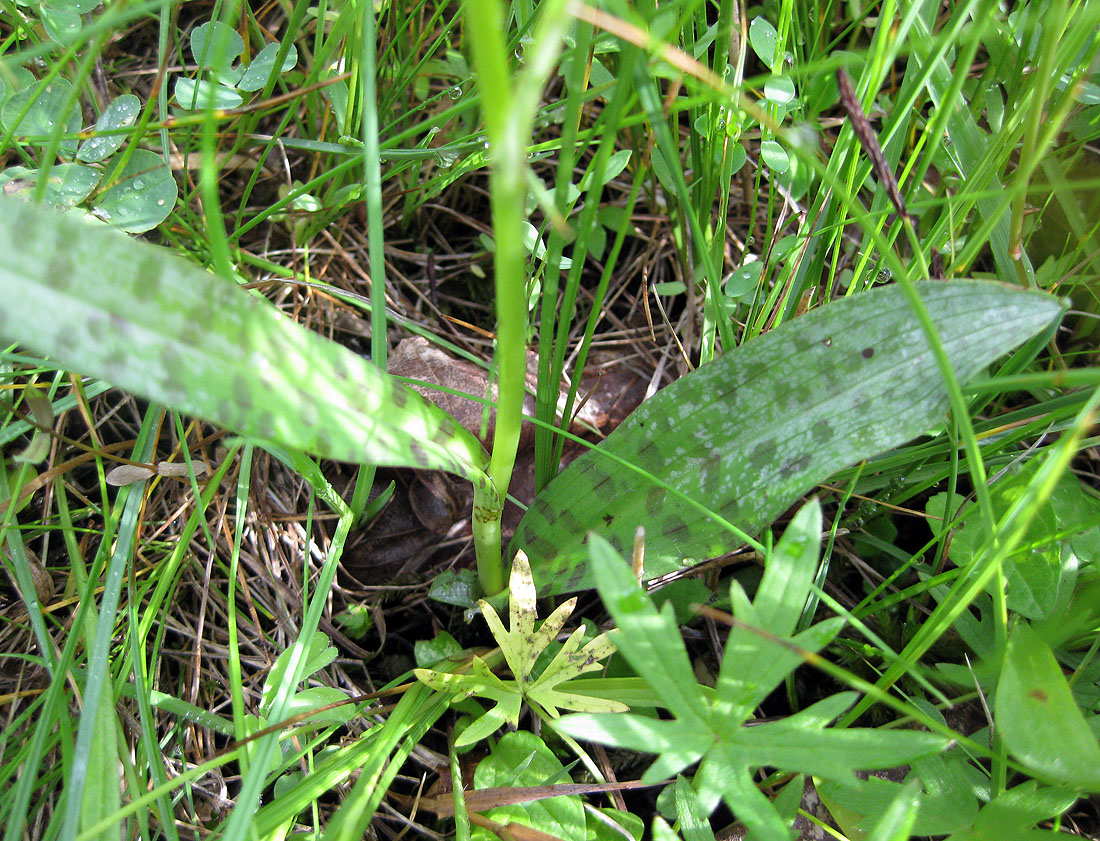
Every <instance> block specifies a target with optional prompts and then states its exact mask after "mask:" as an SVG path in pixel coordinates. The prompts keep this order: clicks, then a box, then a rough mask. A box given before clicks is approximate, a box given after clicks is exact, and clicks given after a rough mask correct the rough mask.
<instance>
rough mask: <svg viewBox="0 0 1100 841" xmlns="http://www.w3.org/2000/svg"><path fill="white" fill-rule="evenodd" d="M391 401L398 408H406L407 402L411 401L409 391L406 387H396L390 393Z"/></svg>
mask: <svg viewBox="0 0 1100 841" xmlns="http://www.w3.org/2000/svg"><path fill="white" fill-rule="evenodd" d="M390 402H391V403H393V405H394V406H396V407H397V408H398V409H404V408H405V404H407V403H408V402H409V393H408V392H407V391H405V389H404V388H394V390H393V393H392V394H391V395H390Z"/></svg>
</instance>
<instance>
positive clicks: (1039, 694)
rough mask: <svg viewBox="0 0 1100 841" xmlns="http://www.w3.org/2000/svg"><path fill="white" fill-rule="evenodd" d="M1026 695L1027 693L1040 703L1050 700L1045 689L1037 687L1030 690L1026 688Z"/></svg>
mask: <svg viewBox="0 0 1100 841" xmlns="http://www.w3.org/2000/svg"><path fill="white" fill-rule="evenodd" d="M1027 695H1028V697H1029V698H1034V699H1035V700H1036V701H1038V702H1039V703H1041V704H1045V703H1046V702H1047V701H1049V700H1050V696H1049V695H1047V693H1046V690H1045V689H1039V688H1035V689H1030V690H1028V693H1027Z"/></svg>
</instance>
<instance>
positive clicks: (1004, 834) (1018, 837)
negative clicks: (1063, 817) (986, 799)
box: [948, 780, 1077, 841]
mask: <svg viewBox="0 0 1100 841" xmlns="http://www.w3.org/2000/svg"><path fill="white" fill-rule="evenodd" d="M1076 799H1077V792H1074V791H1070V790H1067V789H1063V788H1045V787H1040V786H1039V784H1038V783H1036V782H1035V780H1028V781H1027V782H1024V783H1020V785H1018V786H1015V787H1013V788H1010V789H1008V790H1007V791H1002V792H1001V793H1000V794H998V795H997V796H996V798H994V799H993V801H992V802H990V803H988V804H986V806H985V807H984V808H983V809H982V810H981V812H979V813H978V819H977V820H976V821H975V822H974V826H973V827H972V828H971V829H970V830H969V831H968V832H959V833H956V834H955V835H952V836H951V837H950V839H948V841H1005V840H1006V839H1012V841H1044V839H1048V841H1058V839H1061V838H1063V837H1064V834H1063V833H1061V832H1057V831H1054V830H1040V829H1030V827H1033V826H1034V825H1035V824H1036V823H1038V822H1039V821H1044V820H1050V819H1051V818H1054V817H1056V816H1058V815H1060V814H1062V813H1063V812H1065V811H1066V810H1067V809H1069V807H1070V806H1072V805H1073V803H1074V801H1075V800H1076Z"/></svg>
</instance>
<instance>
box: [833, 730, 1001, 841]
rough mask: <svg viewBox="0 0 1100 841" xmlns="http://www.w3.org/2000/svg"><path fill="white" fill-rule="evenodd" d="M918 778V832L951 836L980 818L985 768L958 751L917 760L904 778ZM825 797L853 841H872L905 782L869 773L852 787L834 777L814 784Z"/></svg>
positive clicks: (914, 829)
mask: <svg viewBox="0 0 1100 841" xmlns="http://www.w3.org/2000/svg"><path fill="white" fill-rule="evenodd" d="M912 780H919V781H920V789H919V790H920V792H921V806H920V812H919V814H918V815H917V820H916V822H915V824H914V826H913V830H912V831H913V834H914V835H922V836H924V835H947V834H949V833H952V832H956V831H960V830H963V829H965V828H966V827H969V826H971V825H972V824H973V823H974V821H975V819H976V818H977V816H978V800H977V797H976V796H975V792H977V791H981V790H982V787H983V785H986V784H987V780H986V778H984V777H983V775H982V772H981V771H980V770H979V769H978V768H977V767H975V766H974V765H973V764H971V762H970V760H969V758H967V757H966V756H965V755H964V754H962V753H961V752H960V751H954V752H949V753H946V754H943V755H941V756H929V757H925V758H923V759H919V760H917V761H916V762H914V763H913V765H912V770H911V771H910V773H909V775H908V776H907V777H906V781H907V782H908V781H912ZM816 788H817V793H818V795H819V796H820V797H821V801H822V802H823V803H824V804H825V806H826V807H827V808H828V809H829V814H831V815H832V816H833V818H834V819H835V820H836V821H837V825H838V826H839V827H840V828H841V829H842V830H843V831H844V833H845V834H846V835H847V836H848V837H849V838H851V839H853V841H863V840H864V839H867V841H871V839H874V838H877V836H875V835H871V834H868V833H869V831H870V830H872V828H873V827H874V826H875V824H876V822H877V821H878V820H879V819H880V817H881V816H882V815H884V814H885V813H886V811H887V810H888V809H889V808H890V804H891V802H893V801H895V800H896V799H897V798H898V797H899V792H900V791H901V790H902V785H901V784H899V783H895V782H891V781H890V780H886V779H883V778H882V777H876V776H869V777H868V778H867V779H865V780H859V781H857V782H856V783H855V784H854V785H853V784H851V783H850V782H849V783H843V784H842V783H839V782H834V781H831V780H820V781H818V782H817V784H816Z"/></svg>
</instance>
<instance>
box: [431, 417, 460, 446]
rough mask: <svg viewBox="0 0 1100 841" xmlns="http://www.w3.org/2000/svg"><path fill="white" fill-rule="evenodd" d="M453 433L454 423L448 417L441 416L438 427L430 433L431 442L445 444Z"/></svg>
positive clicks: (452, 436)
mask: <svg viewBox="0 0 1100 841" xmlns="http://www.w3.org/2000/svg"><path fill="white" fill-rule="evenodd" d="M454 435H455V425H454V424H453V423H452V422H451V419H450V418H443V419H442V420H441V421H440V422H439V428H438V429H436V431H435V432H434V433H433V434H432V442H433V443H436V444H446V443H448V442H449V441H450V440H451V439H452V438H454Z"/></svg>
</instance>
